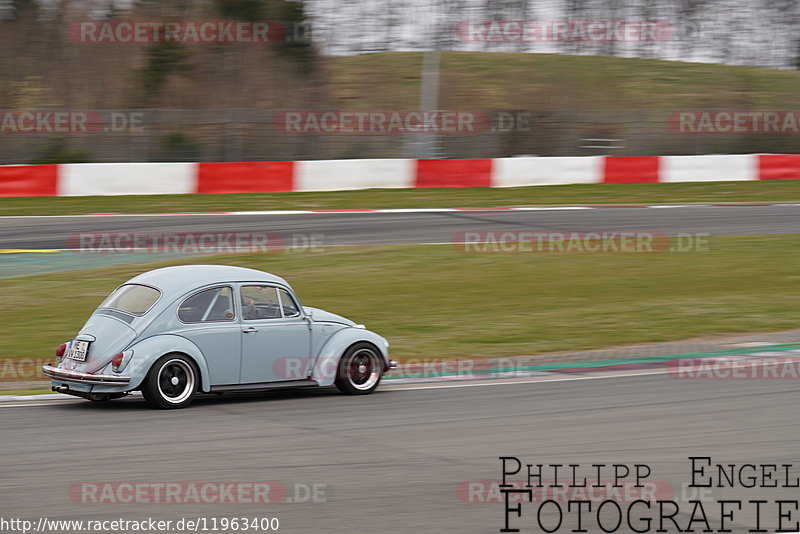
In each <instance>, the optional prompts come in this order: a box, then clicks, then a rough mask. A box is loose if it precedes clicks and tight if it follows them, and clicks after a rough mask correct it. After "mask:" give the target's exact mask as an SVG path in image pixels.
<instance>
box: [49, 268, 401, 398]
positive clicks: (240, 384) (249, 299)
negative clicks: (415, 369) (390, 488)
mask: <svg viewBox="0 0 800 534" xmlns="http://www.w3.org/2000/svg"><path fill="white" fill-rule="evenodd" d="M388 346H389V343H388V342H387V341H386V340H385V339H384V338H383V337H381V336H379V335H378V334H375V333H374V332H370V331H369V330H366V329H365V328H364V326H363V325H357V324H355V323H354V322H352V321H350V320H348V319H345V318H344V317H340V316H338V315H334V314H332V313H328V312H326V311H323V310H319V309H315V308H308V307H303V306H301V305H300V302H299V300H298V299H297V297H296V296H295V294H294V291H293V290H292V288H291V286H289V284H288V283H287V282H286V281H285V280H284V279H282V278H280V277H278V276H275V275H272V274H268V273H264V272H261V271H256V270H254V269H246V268H242V267H231V266H224V265H186V266H178V267H166V268H163V269H156V270H154V271H150V272H146V273H144V274H140V275H139V276H136V277H134V278H132V279H131V280H129V281H128V282H126V283H124V284H123V285H121V286H120V287H118V288H117V289H116V290H115V291H114V292H113V293H111V295H109V296H108V298H106V299H105V300H104V301H103V303H102V304H100V306H99V307H98V308H97V310H95V312H94V313H93V314H92V315H91V317H89V320H88V321H87V322H86V324H85V325H84V326H83V328H82V329H81V330H80V332H78V335H77V336H75V339H72V340H70V341H69V342H67V343H64V344H63V345H60V346H59V347H58V348H57V349H56V357H57V358H58V364H57V365H55V366H53V365H45V366H43V367H42V372H43V373H44V375H45V376H47V377H49V378H51V379H52V389H53V391H58V392H60V393H66V394H70V395H77V396H79V397H84V398H87V399H90V400H94V401H104V400H108V399H112V398H117V397H122V396H124V395H126V394H127V393H129V392H131V391H134V390H140V391H141V392H142V395H143V396H144V398H145V400H146V401H147V404H148V405H150V406H152V407H155V408H182V407H184V406H186V405H187V404H189V402H191V400H192V398H193V397H194V395H195V393H197V392H204V393H219V392H223V391H230V390H246V389H268V388H274V387H288V386H311V385H316V386H331V385H334V384H335V385H336V386H337V387H338V388H339V389H340V390H341V391H342V392H343V393H347V394H351V395H363V394H366V393H371V392H372V391H374V390H375V388H377V387H378V384H379V383H380V381H381V377H382V376H383V373H384V372H385V371H387V370H388V369H390V368H393V367H394V366H395V365H396V364H395V362H394V361H393V360H390V359H389V356H388Z"/></svg>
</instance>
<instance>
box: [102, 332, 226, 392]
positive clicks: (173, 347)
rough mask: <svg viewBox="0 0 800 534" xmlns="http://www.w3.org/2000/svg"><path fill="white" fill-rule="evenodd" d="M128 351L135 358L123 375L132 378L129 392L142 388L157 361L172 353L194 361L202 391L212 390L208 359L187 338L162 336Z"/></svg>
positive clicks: (170, 335) (143, 342)
mask: <svg viewBox="0 0 800 534" xmlns="http://www.w3.org/2000/svg"><path fill="white" fill-rule="evenodd" d="M127 350H132V351H133V357H131V360H130V362H129V363H128V364H127V365H126V366H125V368H124V369H123V373H124V374H126V375H128V376H130V377H131V381H130V384H129V385H128V390H132V389H136V388H138V387H139V386H141V385H142V382H144V379H145V378H146V377H147V373H148V371H150V367H152V366H153V364H154V363H155V361H156V360H157V359H159V358H160V357H162V356H163V355H165V354H169V353H171V352H181V353H183V354H186V355H187V356H189V357H190V358H191V359H192V360H194V362H195V363H196V364H197V368H198V369H199V370H200V389H201V390H202V391H205V392H208V391H210V390H211V381H210V378H209V375H208V364H207V363H206V359H205V357H204V356H203V353H202V352H201V351H200V349H199V348H197V345H195V344H194V343H192V342H191V341H189V340H188V339H186V338H185V337H181V336H176V335H174V334H161V335H158V336H153V337H149V338H147V339H144V340H142V341H139V342H138V343H135V344H133V345H131V346H130V347H128V349H127ZM108 370H109V374H111V369H110V364H109V369H108Z"/></svg>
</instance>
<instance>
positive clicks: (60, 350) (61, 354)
mask: <svg viewBox="0 0 800 534" xmlns="http://www.w3.org/2000/svg"><path fill="white" fill-rule="evenodd" d="M66 351H67V344H66V343H62V344H61V345H59V346H57V347H56V358H58V361H61V359H62V358H63V357H64V353H65V352H66Z"/></svg>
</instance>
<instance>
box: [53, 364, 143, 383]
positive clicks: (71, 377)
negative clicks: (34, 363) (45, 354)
mask: <svg viewBox="0 0 800 534" xmlns="http://www.w3.org/2000/svg"><path fill="white" fill-rule="evenodd" d="M42 374H43V375H44V376H46V377H47V378H52V379H53V380H63V381H64V382H77V383H80V384H91V385H102V386H126V385H128V384H129V383H130V381H131V377H129V376H113V375H93V374H90V373H79V372H78V371H70V370H69V369H59V368H57V367H53V366H52V365H43V366H42Z"/></svg>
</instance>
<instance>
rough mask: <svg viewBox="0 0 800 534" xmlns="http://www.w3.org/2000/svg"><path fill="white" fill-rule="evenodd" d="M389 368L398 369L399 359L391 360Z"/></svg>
mask: <svg viewBox="0 0 800 534" xmlns="http://www.w3.org/2000/svg"><path fill="white" fill-rule="evenodd" d="M387 369H397V361H395V360H389V365H388V366H387Z"/></svg>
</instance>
